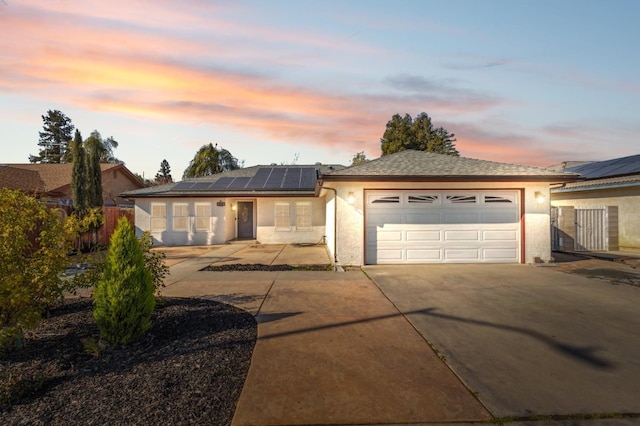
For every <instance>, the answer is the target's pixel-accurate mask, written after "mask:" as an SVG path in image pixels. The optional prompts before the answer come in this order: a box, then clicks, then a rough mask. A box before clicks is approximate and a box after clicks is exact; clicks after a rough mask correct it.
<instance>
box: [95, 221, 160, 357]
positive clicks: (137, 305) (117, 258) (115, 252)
mask: <svg viewBox="0 0 640 426" xmlns="http://www.w3.org/2000/svg"><path fill="white" fill-rule="evenodd" d="M152 280H153V277H152V274H151V271H149V270H148V269H147V268H146V267H145V259H144V253H143V249H142V247H141V243H140V241H139V240H138V239H137V238H136V236H135V233H134V232H133V228H132V227H131V224H130V223H129V221H128V220H127V219H126V218H124V217H123V218H121V219H120V220H119V221H118V225H117V226H116V229H115V231H114V233H113V235H112V236H111V245H110V246H109V251H108V252H107V256H106V258H105V262H104V269H103V275H102V279H101V280H100V281H98V283H97V285H96V288H95V290H94V293H93V297H94V309H93V317H94V319H95V320H96V323H97V325H98V329H99V330H100V336H101V337H102V338H103V339H104V340H106V341H107V342H108V343H110V344H112V345H127V344H129V343H132V342H134V341H135V340H137V339H138V338H139V337H140V336H142V334H144V332H145V331H147V330H148V329H149V327H151V315H152V314H153V309H154V308H155V298H154V291H155V288H154V286H153V281H152Z"/></svg>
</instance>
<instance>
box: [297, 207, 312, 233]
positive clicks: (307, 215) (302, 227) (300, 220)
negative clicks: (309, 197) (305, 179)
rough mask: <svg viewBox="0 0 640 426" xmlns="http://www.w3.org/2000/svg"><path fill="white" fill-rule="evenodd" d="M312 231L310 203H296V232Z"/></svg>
mask: <svg viewBox="0 0 640 426" xmlns="http://www.w3.org/2000/svg"><path fill="white" fill-rule="evenodd" d="M312 230H313V213H312V211H311V201H297V202H296V231H312Z"/></svg>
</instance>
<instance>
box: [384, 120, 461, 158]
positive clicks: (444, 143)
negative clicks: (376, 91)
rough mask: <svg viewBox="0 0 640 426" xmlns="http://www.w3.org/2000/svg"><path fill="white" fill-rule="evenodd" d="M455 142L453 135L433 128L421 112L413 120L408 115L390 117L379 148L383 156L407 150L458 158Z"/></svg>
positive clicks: (444, 130) (439, 128) (441, 128)
mask: <svg viewBox="0 0 640 426" xmlns="http://www.w3.org/2000/svg"><path fill="white" fill-rule="evenodd" d="M455 142H456V138H455V135H454V134H453V133H449V132H448V131H447V130H446V129H444V128H443V127H438V128H434V127H433V123H432V122H431V118H430V117H429V116H428V115H427V113H425V112H421V113H420V114H418V115H417V116H416V118H415V120H414V119H413V118H412V117H411V116H410V115H409V114H405V116H404V117H400V114H395V115H394V116H393V117H391V120H389V121H388V122H387V127H386V130H385V131H384V134H383V135H382V138H381V139H380V147H381V149H382V155H383V156H384V155H389V154H393V153H395V152H400V151H404V150H407V149H415V150H418V151H427V152H435V153H437V154H445V155H453V156H459V155H460V153H459V152H458V150H457V149H456V147H455Z"/></svg>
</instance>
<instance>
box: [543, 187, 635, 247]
mask: <svg viewBox="0 0 640 426" xmlns="http://www.w3.org/2000/svg"><path fill="white" fill-rule="evenodd" d="M551 204H552V205H554V206H573V207H575V208H577V209H592V208H602V207H604V206H618V245H619V249H620V250H622V251H640V219H639V218H640V214H639V213H638V212H640V187H628V188H614V189H605V190H592V191H576V192H565V193H554V194H552V195H551Z"/></svg>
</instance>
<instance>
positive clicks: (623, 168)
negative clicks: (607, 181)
mask: <svg viewBox="0 0 640 426" xmlns="http://www.w3.org/2000/svg"><path fill="white" fill-rule="evenodd" d="M565 171H566V172H574V173H579V174H580V175H581V176H582V177H583V178H586V179H595V178H602V177H607V176H619V175H627V174H631V173H639V172H640V155H632V156H630V157H623V158H615V159H613V160H607V161H597V162H595V163H588V164H583V165H582V166H576V167H569V168H567V169H565Z"/></svg>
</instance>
